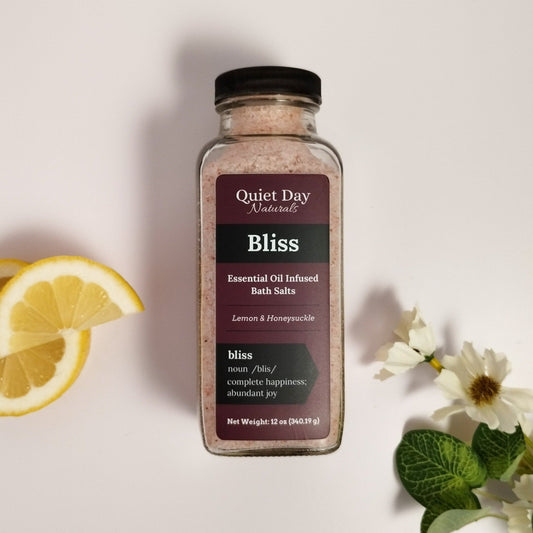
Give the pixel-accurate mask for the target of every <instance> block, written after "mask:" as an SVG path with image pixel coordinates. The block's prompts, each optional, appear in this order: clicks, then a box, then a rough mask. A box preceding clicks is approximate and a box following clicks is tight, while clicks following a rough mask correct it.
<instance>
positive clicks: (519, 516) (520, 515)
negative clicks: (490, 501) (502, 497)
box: [502, 501, 531, 533]
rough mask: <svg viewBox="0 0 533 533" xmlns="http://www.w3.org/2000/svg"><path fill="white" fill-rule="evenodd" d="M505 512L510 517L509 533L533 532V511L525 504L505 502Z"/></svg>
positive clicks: (508, 522) (508, 523)
mask: <svg viewBox="0 0 533 533" xmlns="http://www.w3.org/2000/svg"><path fill="white" fill-rule="evenodd" d="M502 509H503V512H504V513H505V514H506V515H507V516H508V518H509V519H508V521H507V530H508V532H509V533H524V531H531V509H530V507H529V506H527V505H525V504H524V503H523V502H521V501H518V502H515V503H507V502H503V507H502Z"/></svg>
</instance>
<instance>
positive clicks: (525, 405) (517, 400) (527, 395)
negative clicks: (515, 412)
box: [500, 387, 533, 413]
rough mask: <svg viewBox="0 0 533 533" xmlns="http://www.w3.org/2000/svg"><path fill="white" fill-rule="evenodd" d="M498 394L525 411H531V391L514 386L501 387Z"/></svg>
mask: <svg viewBox="0 0 533 533" xmlns="http://www.w3.org/2000/svg"><path fill="white" fill-rule="evenodd" d="M500 396H501V397H502V398H503V399H505V400H506V401H508V402H510V403H512V404H513V405H515V406H516V407H517V408H518V409H520V410H521V411H524V412H526V413H531V412H533V391H531V390H529V389H518V388H514V387H502V390H501V393H500Z"/></svg>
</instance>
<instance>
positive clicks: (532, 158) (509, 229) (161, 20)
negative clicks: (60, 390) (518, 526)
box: [0, 0, 533, 533]
mask: <svg viewBox="0 0 533 533" xmlns="http://www.w3.org/2000/svg"><path fill="white" fill-rule="evenodd" d="M256 64H282V65H289V66H298V67H303V68H308V69H310V70H313V71H315V72H317V73H318V74H319V75H320V76H321V78H322V80H323V100H324V103H323V106H322V110H321V112H320V114H319V115H318V128H319V131H320V133H321V134H322V136H324V137H325V138H327V139H328V140H329V141H331V142H332V143H333V144H334V145H335V146H336V147H337V149H338V150H339V152H340V153H341V155H342V157H343V160H344V165H345V206H346V214H345V235H346V242H345V302H346V423H345V434H344V440H343V444H342V447H341V448H340V450H339V451H337V452H336V453H334V454H331V455H328V456H322V457H296V458H294V457H292V458H224V457H216V456H213V455H211V454H209V453H208V452H206V451H205V450H204V448H203V445H202V440H201V434H200V426H199V419H198V407H197V403H198V397H197V381H196V379H197V378H196V372H197V368H196V325H195V314H196V289H195V284H196V275H195V269H196V258H195V253H196V247H195V238H196V208H195V200H196V178H195V166H196V157H197V155H198V153H199V151H200V149H201V147H202V145H203V144H204V143H205V142H207V141H208V140H209V139H211V138H212V137H213V136H215V134H216V132H217V127H218V117H217V116H216V114H215V111H214V109H213V105H212V99H213V80H214V78H215V76H216V75H217V74H219V73H220V72H222V71H224V70H227V69H230V68H234V67H241V66H250V65H256ZM0 180H1V182H0V183H1V186H2V187H1V191H2V192H1V194H0V206H1V209H0V256H3V257H19V258H21V259H26V260H29V261H33V260H35V259H38V258H41V257H45V256H50V255H57V254H81V255H85V256H88V257H91V258H93V259H96V260H98V261H101V262H103V263H105V264H107V265H109V266H111V267H113V268H115V269H116V270H118V271H119V272H120V273H121V274H122V275H123V276H124V277H126V279H128V281H130V283H131V284H132V285H133V286H134V287H135V288H136V290H137V291H138V293H139V294H140V296H141V298H142V299H143V301H144V303H145V305H146V311H145V313H143V314H142V315H137V316H133V317H128V318H125V319H122V320H120V321H117V322H113V323H109V324H106V325H104V326H101V327H99V328H97V329H95V330H94V332H93V343H92V349H91V354H90V356H89V360H88V362H87V364H86V366H85V368H84V370H83V372H82V374H81V376H80V378H79V379H78V381H77V382H76V383H75V384H74V386H73V387H72V388H71V389H70V390H69V391H68V392H67V393H66V394H65V395H64V396H63V397H62V398H60V399H59V400H58V401H56V402H55V403H53V404H52V405H50V406H49V407H47V408H45V409H43V410H42V411H39V412H37V413H34V414H31V415H28V416H25V417H22V418H8V419H2V420H0V456H1V457H2V463H1V467H0V516H1V528H2V531H9V532H12V533H26V532H33V531H39V532H42V533H52V532H54V533H67V532H68V533H72V532H75V533H94V532H96V531H98V532H102V533H110V532H118V533H123V532H125V533H126V532H127V533H141V532H143V533H144V532H154V533H167V532H169V533H170V532H178V531H180V532H193V533H194V532H199V533H211V532H215V531H216V532H221V533H230V532H231V533H244V532H249V531H254V532H256V533H263V532H272V531H279V532H292V533H299V532H306V533H309V532H311V533H320V532H335V533H352V532H358V533H366V532H369V531H378V532H381V531H383V532H385V531H395V532H405V533H412V532H416V531H418V528H419V520H420V517H421V515H422V508H421V507H420V506H418V505H417V504H415V503H414V502H413V500H411V498H410V497H409V496H407V495H406V494H405V493H404V492H403V491H402V489H401V487H400V485H399V482H398V479H397V477H396V474H395V470H394V463H393V453H394V450H395V447H396V445H397V443H398V442H399V440H400V438H401V435H402V433H403V432H404V431H405V430H406V429H411V428H415V427H434V426H433V424H432V422H431V420H430V418H429V417H430V414H431V413H432V411H433V410H434V409H435V408H438V407H442V406H444V405H446V404H447V402H446V401H445V400H444V398H442V397H441V394H440V392H439V391H438V390H437V389H436V388H435V387H434V386H433V384H432V378H433V377H434V375H433V373H432V369H431V368H429V367H428V368H421V369H418V370H417V371H416V372H414V373H411V374H410V375H405V376H403V377H399V378H396V379H394V380H390V381H387V382H385V383H381V382H379V381H377V380H375V379H374V377H373V376H374V374H375V373H376V372H377V371H378V370H379V368H380V365H379V364H377V363H375V362H374V361H373V353H374V351H375V349H376V348H377V347H378V346H379V345H380V344H381V343H382V342H385V341H387V340H389V338H390V332H391V330H392V328H393V327H394V325H395V324H396V321H397V319H398V317H399V314H400V311H401V309H404V308H410V307H412V306H413V305H414V304H415V303H418V304H419V305H420V307H421V309H422V311H423V314H424V316H425V318H426V319H427V320H428V321H429V322H431V323H432V324H433V326H434V329H435V332H436V336H437V339H438V342H439V345H440V346H441V353H442V352H448V353H457V351H458V350H459V349H460V347H461V344H462V342H463V341H464V340H471V341H473V342H474V344H475V345H476V347H478V348H479V349H483V348H486V347H492V348H494V349H496V350H498V351H503V352H505V353H507V354H508V356H509V357H510V358H511V361H512V363H513V368H514V372H513V373H512V374H511V375H510V377H509V378H508V382H507V384H509V385H515V386H529V385H532V383H531V381H532V375H533V374H532V371H533V363H532V360H533V359H532V346H533V328H532V327H531V326H532V322H533V319H532V317H533V239H532V232H533V228H532V224H533V210H532V208H533V3H532V2H531V0H521V1H519V0H509V1H496V0H483V1H481V0H440V1H434V0H409V1H403V0H377V1H376V0H351V1H341V0H331V1H329V2H318V1H315V0H308V1H306V2H303V1H294V2H287V1H282V0H271V1H270V2H267V3H258V2H250V1H244V0H240V1H236V0H228V1H223V2H221V1H220V0H204V1H203V2H193V1H191V0H181V1H176V0H172V1H171V0H151V1H140V0H138V1H132V0H130V1H127V0H122V1H117V0H107V1H101V0H92V1H87V2H73V1H71V0H49V1H37V0H28V1H24V2H15V1H9V0H0ZM440 427H441V428H442V429H450V430H451V431H452V432H453V433H454V434H455V435H457V436H459V437H461V438H464V439H469V438H470V437H471V434H472V429H473V426H472V425H470V424H469V423H468V422H466V421H465V420H464V419H463V418H461V417H459V418H457V419H455V420H454V421H453V423H452V426H451V427H450V426H447V425H444V426H440ZM464 531H469V532H474V531H477V532H481V531H482V532H484V533H489V532H500V531H502V532H503V531H506V526H505V524H504V523H503V522H501V521H498V520H496V519H487V520H485V521H483V522H481V523H479V524H475V525H472V526H469V527H468V528H465V530H464Z"/></svg>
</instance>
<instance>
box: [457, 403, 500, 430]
mask: <svg viewBox="0 0 533 533" xmlns="http://www.w3.org/2000/svg"><path fill="white" fill-rule="evenodd" d="M465 412H466V414H467V415H468V416H469V417H470V418H471V419H472V420H475V421H476V422H484V423H485V424H487V426H489V428H490V429H497V428H498V426H499V425H500V420H499V419H498V417H497V416H496V413H495V412H494V410H493V409H492V406H490V405H485V406H483V407H477V406H475V405H467V406H466V408H465Z"/></svg>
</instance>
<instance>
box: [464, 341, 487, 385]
mask: <svg viewBox="0 0 533 533" xmlns="http://www.w3.org/2000/svg"><path fill="white" fill-rule="evenodd" d="M459 357H460V358H461V362H462V363H463V365H464V367H465V369H466V370H467V371H468V372H469V373H470V375H471V376H473V377H475V376H480V375H482V374H485V362H484V361H483V358H482V357H481V355H479V354H478V353H477V352H476V350H475V349H474V346H473V345H472V343H471V342H465V343H463V348H462V349H461V355H460V356H459Z"/></svg>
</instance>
